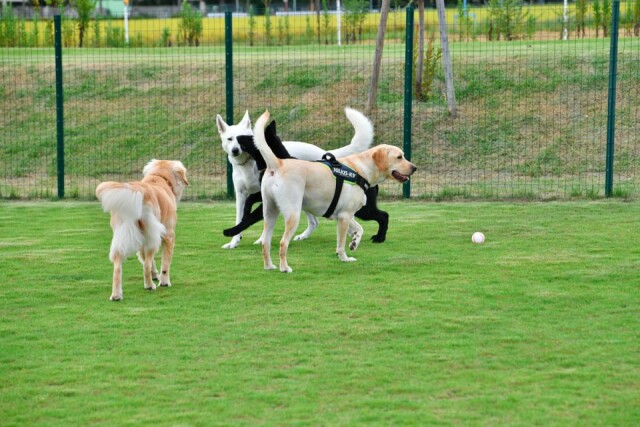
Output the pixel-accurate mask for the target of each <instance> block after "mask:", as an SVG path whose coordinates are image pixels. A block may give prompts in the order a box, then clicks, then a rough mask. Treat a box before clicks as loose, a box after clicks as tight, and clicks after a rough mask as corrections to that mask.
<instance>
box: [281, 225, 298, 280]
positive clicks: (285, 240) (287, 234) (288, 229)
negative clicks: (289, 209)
mask: <svg viewBox="0 0 640 427" xmlns="http://www.w3.org/2000/svg"><path fill="white" fill-rule="evenodd" d="M283 216H284V220H285V222H284V234H283V235H282V239H281V240H280V271H282V272H283V273H293V269H292V268H291V267H289V264H288V263H287V252H288V251H289V243H290V242H291V239H292V238H293V235H294V234H295V232H296V229H297V228H298V224H299V223H300V214H299V213H289V214H288V215H285V214H284V213H283Z"/></svg>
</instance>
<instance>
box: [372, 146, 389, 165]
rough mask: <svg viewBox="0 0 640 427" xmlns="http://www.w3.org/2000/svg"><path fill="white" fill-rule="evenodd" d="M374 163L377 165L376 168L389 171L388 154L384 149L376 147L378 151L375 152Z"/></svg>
mask: <svg viewBox="0 0 640 427" xmlns="http://www.w3.org/2000/svg"><path fill="white" fill-rule="evenodd" d="M372 158H373V162H374V163H375V164H376V167H377V168H378V169H379V170H381V171H383V170H386V169H387V165H388V153H387V150H386V149H385V148H384V147H380V146H378V147H376V150H375V151H374V152H373V156H372Z"/></svg>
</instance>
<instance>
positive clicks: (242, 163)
mask: <svg viewBox="0 0 640 427" xmlns="http://www.w3.org/2000/svg"><path fill="white" fill-rule="evenodd" d="M344 112H345V115H346V116H347V119H349V121H350V122H351V124H352V125H353V128H354V131H355V133H354V135H353V138H352V139H351V143H350V144H349V145H346V146H344V147H341V148H338V149H335V150H330V151H329V153H332V154H333V155H334V156H335V157H336V158H340V157H344V156H348V155H350V154H355V153H360V152H362V151H364V150H366V149H368V148H369V147H370V146H371V144H372V142H373V124H372V123H371V122H370V121H369V119H368V118H367V117H366V116H365V115H364V114H362V113H360V112H359V111H357V110H354V109H351V108H345V110H344ZM216 124H217V126H218V132H219V133H220V139H221V140H222V149H223V150H224V151H225V152H226V153H227V156H228V158H229V163H231V166H232V168H233V172H232V178H233V187H234V188H235V192H236V224H238V223H240V221H241V220H242V215H243V211H244V206H245V203H246V200H247V197H248V196H249V195H250V194H253V193H257V192H258V191H260V174H259V171H258V168H257V167H256V162H255V161H254V160H253V159H252V158H251V156H249V154H247V153H245V152H244V151H243V150H242V148H241V147H240V144H239V143H238V140H237V137H238V136H240V135H253V132H252V130H251V120H250V119H249V112H248V111H247V112H245V114H244V117H243V118H242V120H241V121H240V123H238V124H237V125H228V124H227V123H225V121H224V120H223V119H222V117H221V116H220V115H219V114H218V115H217V117H216ZM283 144H284V146H285V148H286V149H287V151H288V152H289V154H291V155H292V156H293V157H295V158H298V159H302V160H320V159H321V158H322V156H323V155H324V154H325V153H326V151H325V150H323V149H322V148H320V147H317V146H315V145H312V144H308V143H305V142H298V141H284V142H283ZM307 219H308V221H309V224H308V226H307V229H306V230H305V231H304V232H303V233H302V234H300V235H298V236H296V237H295V240H303V239H306V238H308V237H309V236H310V235H311V233H313V231H314V230H315V228H316V227H317V226H318V220H317V218H316V217H315V216H313V215H311V214H309V213H307ZM262 237H263V236H260V238H259V239H258V240H257V241H256V242H255V243H256V244H260V243H262ZM240 239H242V233H240V234H237V235H235V236H233V237H232V239H231V241H230V242H229V243H227V244H225V245H223V246H222V247H223V248H225V249H233V248H235V247H237V246H238V244H239V243H240Z"/></svg>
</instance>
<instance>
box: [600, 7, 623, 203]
mask: <svg viewBox="0 0 640 427" xmlns="http://www.w3.org/2000/svg"><path fill="white" fill-rule="evenodd" d="M612 6H613V10H612V11H611V45H610V46H611V47H610V49H609V102H608V109H607V159H606V172H605V183H604V195H605V197H611V194H612V193H613V146H614V140H615V133H616V77H617V74H618V21H619V18H620V0H613V5H612Z"/></svg>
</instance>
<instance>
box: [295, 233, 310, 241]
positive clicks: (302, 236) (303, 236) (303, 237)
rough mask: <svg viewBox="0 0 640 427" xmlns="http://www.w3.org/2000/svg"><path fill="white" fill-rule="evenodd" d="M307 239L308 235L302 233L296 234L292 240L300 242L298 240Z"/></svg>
mask: <svg viewBox="0 0 640 427" xmlns="http://www.w3.org/2000/svg"><path fill="white" fill-rule="evenodd" d="M308 238H309V234H307V233H302V234H298V235H297V236H295V237H294V238H293V240H296V241H300V240H307V239H308Z"/></svg>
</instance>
